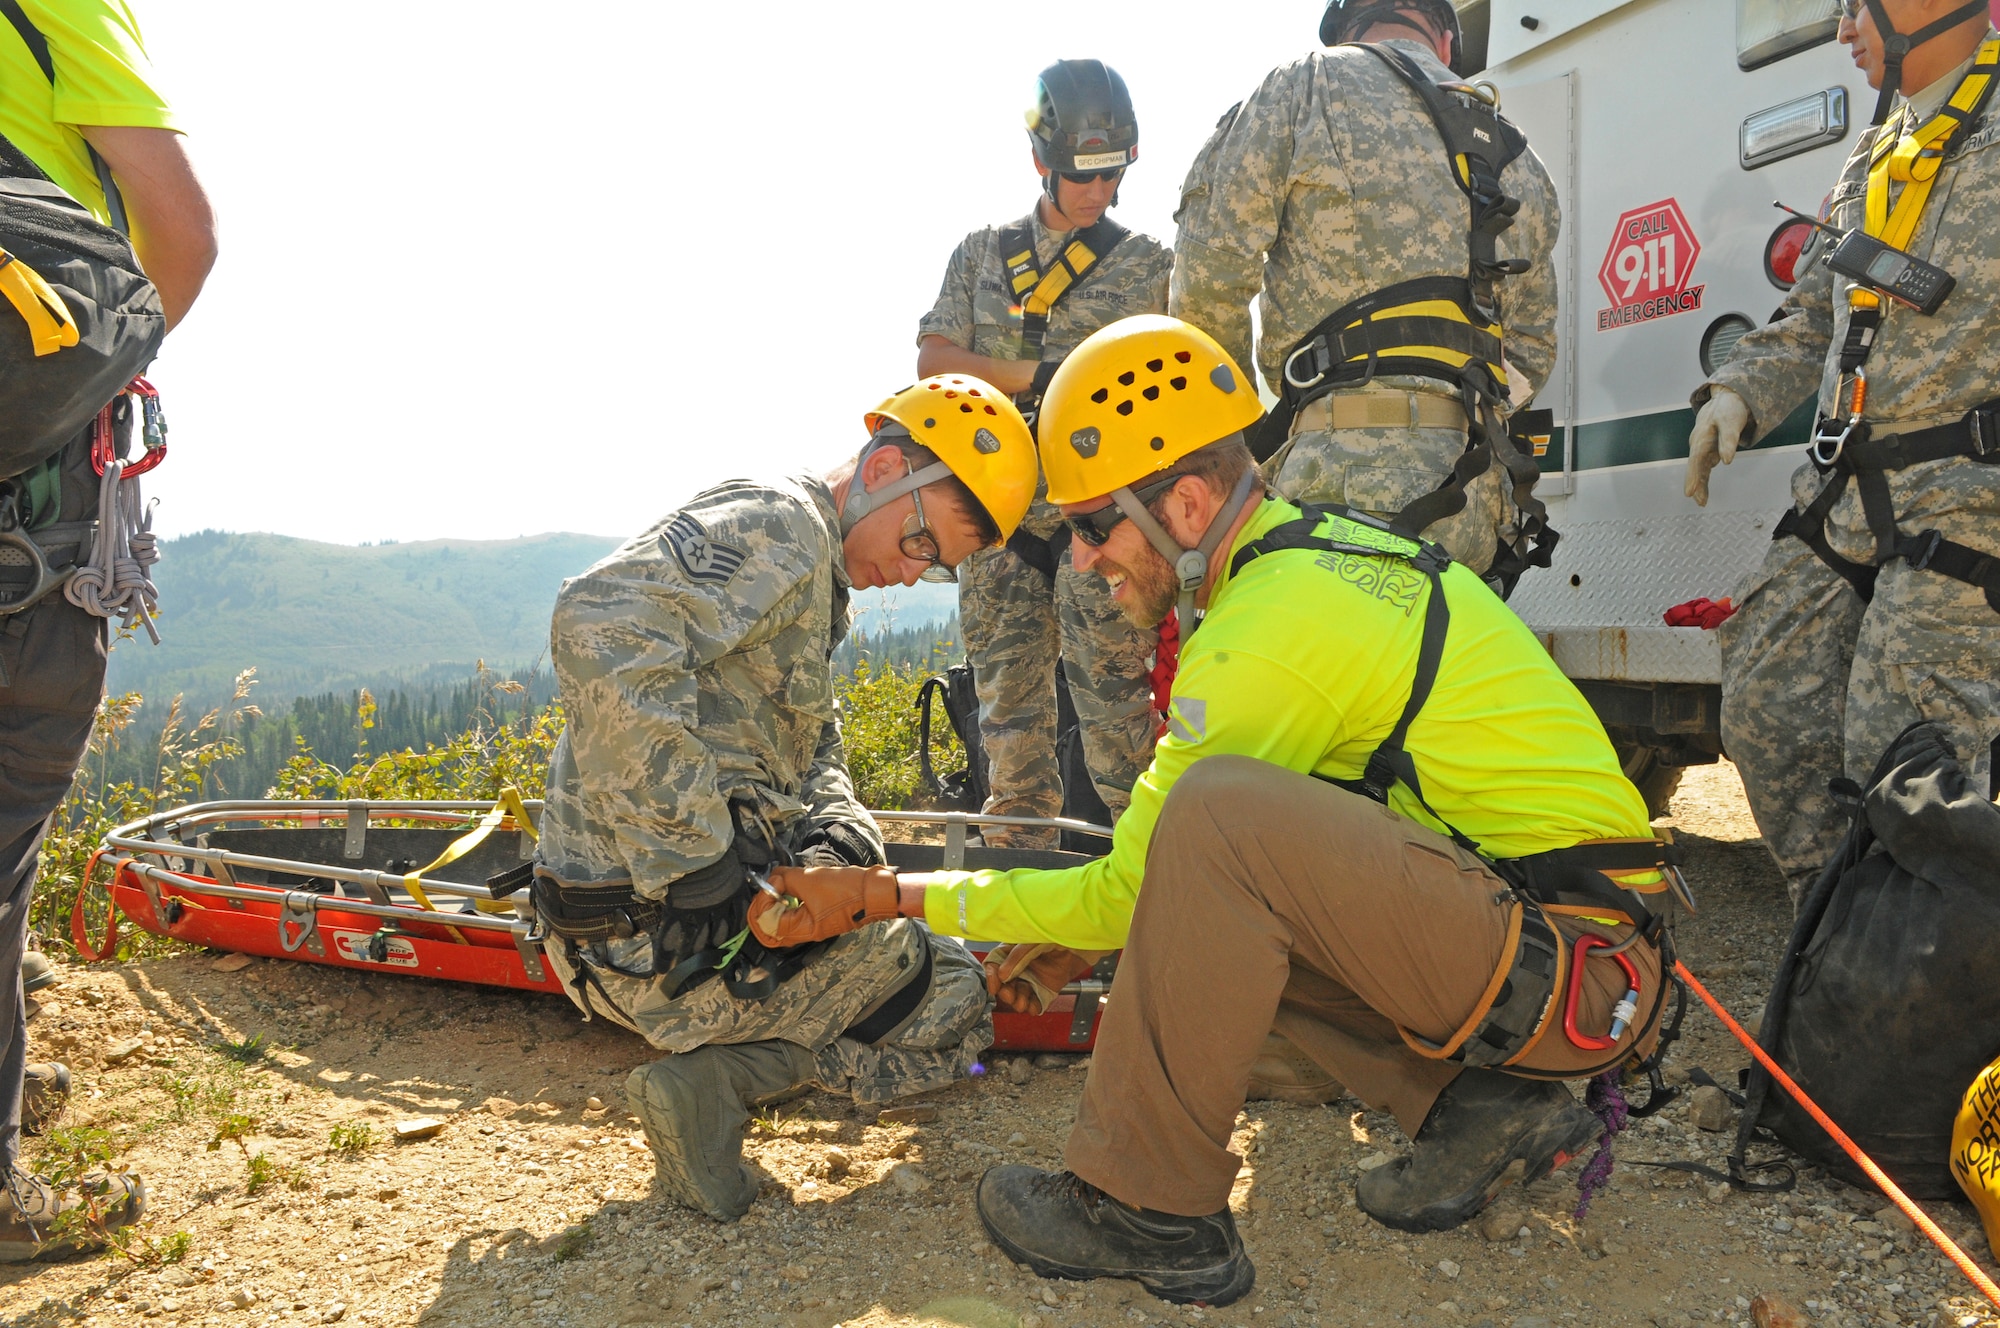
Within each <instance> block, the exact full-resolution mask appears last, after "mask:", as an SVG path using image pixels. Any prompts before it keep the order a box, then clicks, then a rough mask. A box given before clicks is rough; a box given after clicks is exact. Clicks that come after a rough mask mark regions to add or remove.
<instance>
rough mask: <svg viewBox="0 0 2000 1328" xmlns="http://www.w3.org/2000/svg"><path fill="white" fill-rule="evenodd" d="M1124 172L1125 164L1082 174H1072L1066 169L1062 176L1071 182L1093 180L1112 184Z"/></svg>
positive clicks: (1086, 182)
mask: <svg viewBox="0 0 2000 1328" xmlns="http://www.w3.org/2000/svg"><path fill="white" fill-rule="evenodd" d="M1123 174H1125V168H1124V167H1123V166H1115V167H1113V168H1112V169H1110V170H1108V171H1085V172H1084V173H1083V174H1081V175H1072V174H1070V173H1069V172H1068V171H1064V172H1063V173H1062V178H1063V179H1065V180H1068V181H1069V182H1070V183H1071V184H1090V183H1091V182H1092V181H1098V182H1101V183H1104V184H1111V183H1113V182H1114V181H1116V180H1117V179H1118V177H1119V176H1121V175H1123Z"/></svg>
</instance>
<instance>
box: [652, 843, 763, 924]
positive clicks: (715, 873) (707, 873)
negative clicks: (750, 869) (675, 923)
mask: <svg viewBox="0 0 2000 1328" xmlns="http://www.w3.org/2000/svg"><path fill="white" fill-rule="evenodd" d="M747 879H749V878H748V876H747V874H746V873H745V871H744V868H743V860H742V859H741V858H739V857H737V856H736V845H735V844H731V845H730V846H729V847H728V848H726V849H724V850H723V853H722V856H721V857H719V858H717V859H716V860H715V861H714V862H711V863H709V864H708V865H707V866H706V867H697V868H695V869H694V870H693V871H691V872H689V873H688V874H687V875H685V876H677V877H675V878H674V879H673V881H672V882H670V883H669V884H668V886H667V902H668V903H670V904H672V905H673V906H674V908H675V910H676V911H678V912H682V913H689V912H694V911H696V910H698V909H705V908H714V907H716V906H717V905H719V904H724V903H727V902H728V901H729V900H730V899H732V898H734V897H735V896H736V894H737V892H738V891H740V890H742V888H743V883H744V881H746V880H747Z"/></svg>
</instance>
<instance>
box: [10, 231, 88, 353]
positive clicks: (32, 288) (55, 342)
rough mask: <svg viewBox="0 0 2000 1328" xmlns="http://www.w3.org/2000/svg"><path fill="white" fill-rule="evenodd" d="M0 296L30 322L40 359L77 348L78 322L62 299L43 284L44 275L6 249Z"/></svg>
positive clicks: (29, 335) (32, 336)
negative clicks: (4, 297) (63, 350)
mask: <svg viewBox="0 0 2000 1328" xmlns="http://www.w3.org/2000/svg"><path fill="white" fill-rule="evenodd" d="M0 295H5V296H6V297H7V303H9V304H11V305H13V306H14V311H15V312H16V313H18V314H20V315H21V317H22V319H23V320H25V321H26V322H27V324H28V339H29V340H30V341H31V342H33V343H34V347H35V354H36V355H38V356H40V355H53V354H55V353H56V352H57V351H59V350H61V349H63V347H65V346H74V345H75V344H76V339H77V333H76V320H75V319H74V318H72V317H70V313H69V306H68V305H66V304H64V303H63V300H62V296H60V295H58V294H56V292H55V290H54V288H53V287H51V286H50V285H49V283H48V282H46V281H43V280H42V275H41V273H39V272H37V271H35V269H33V268H31V267H29V266H28V265H27V264H26V263H23V262H22V261H21V260H20V259H18V258H16V257H14V255H12V254H10V253H8V252H7V251H6V250H5V249H0Z"/></svg>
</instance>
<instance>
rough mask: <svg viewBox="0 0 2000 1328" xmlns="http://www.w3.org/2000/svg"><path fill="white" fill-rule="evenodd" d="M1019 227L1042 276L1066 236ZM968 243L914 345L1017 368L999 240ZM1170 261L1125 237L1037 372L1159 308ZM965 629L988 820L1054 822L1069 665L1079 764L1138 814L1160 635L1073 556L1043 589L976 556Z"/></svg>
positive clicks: (1032, 521) (1025, 221) (1120, 806)
mask: <svg viewBox="0 0 2000 1328" xmlns="http://www.w3.org/2000/svg"><path fill="white" fill-rule="evenodd" d="M1013 224H1014V225H1017V226H1020V225H1026V226H1030V227H1032V228H1033V234H1034V237H1035V254H1036V257H1037V259H1038V260H1039V261H1040V263H1041V266H1042V269H1043V270H1044V271H1047V270H1048V268H1049V267H1050V266H1051V265H1052V264H1053V262H1054V260H1055V257H1056V254H1057V252H1058V251H1059V249H1060V247H1061V246H1062V245H1064V244H1066V243H1068V242H1069V240H1070V238H1071V235H1072V234H1073V233H1072V232H1067V231H1051V230H1049V229H1048V228H1047V227H1046V226H1044V225H1042V220H1041V215H1040V209H1039V207H1038V208H1037V209H1036V211H1035V212H1034V213H1032V214H1030V215H1029V216H1028V217H1024V218H1022V219H1021V220H1020V221H1018V222H1015V223H1013ZM1003 229H1005V228H1004V227H988V228H986V229H985V230H980V231H974V232H973V233H972V234H971V235H968V236H966V237H965V239H964V241H963V242H962V243H961V244H960V245H959V246H958V248H957V249H956V250H954V251H953V253H952V256H951V263H950V265H949V266H947V267H946V269H945V275H944V285H943V286H942V287H941V288H940V289H939V291H938V298H937V304H936V305H934V306H933V307H932V308H931V311H930V312H929V313H927V314H925V315H924V317H923V320H922V321H921V322H920V323H919V324H918V325H917V339H918V340H919V341H921V340H922V339H923V338H925V337H929V336H939V337H943V338H944V339H945V340H947V341H949V342H951V343H952V344H953V345H955V346H958V347H960V348H962V349H965V350H969V351H971V352H972V353H973V354H975V355H985V356H988V357H989V358H992V359H996V360H1018V359H1022V358H1024V347H1023V345H1022V340H1021V308H1020V302H1019V301H1018V300H1017V299H1016V298H1015V297H1014V295H1013V294H1012V292H1011V288H1010V286H1009V284H1008V282H1007V273H1006V268H1005V266H1004V265H1003V264H1002V262H1001V257H1002V256H1001V253H1000V231H1001V230H1003ZM1171 262H1172V255H1171V254H1169V253H1168V251H1167V250H1166V249H1164V248H1162V247H1161V246H1160V244H1159V242H1158V241H1157V240H1154V239H1153V238H1152V237H1151V236H1147V235H1139V234H1132V235H1128V236H1126V237H1125V239H1124V240H1122V241H1121V242H1120V243H1119V244H1118V246H1117V248H1115V249H1113V250H1112V251H1111V252H1110V253H1108V254H1106V255H1104V256H1103V257H1102V259H1100V261H1099V263H1098V265H1097V266H1096V267H1095V268H1093V269H1092V270H1091V271H1090V273H1089V274H1088V275H1086V276H1085V278H1084V280H1083V282H1082V283H1081V284H1080V285H1078V286H1077V287H1076V288H1075V289H1073V290H1071V291H1070V292H1069V294H1068V295H1066V296H1065V297H1064V298H1063V300H1062V302H1061V303H1059V304H1058V305H1056V307H1055V309H1054V310H1052V311H1051V312H1050V314H1049V326H1048V334H1047V336H1046V337H1045V338H1044V340H1043V343H1042V358H1043V359H1044V360H1050V361H1056V360H1061V359H1062V358H1063V357H1064V356H1065V355H1067V354H1069V352H1070V351H1072V350H1074V349H1075V348H1076V345H1077V343H1078V342H1080V341H1082V340H1083V339H1084V338H1085V337H1087V336H1089V335H1090V334H1091V333H1093V332H1095V331H1097V329H1099V328H1100V327H1103V326H1105V325H1106V324H1108V323H1115V322H1117V321H1118V320H1119V319H1121V318H1128V317H1130V316H1132V315H1133V314H1147V313H1162V312H1164V311H1165V309H1166V307H1167V271H1168V268H1169V266H1170V264H1171ZM1061 523H1062V519H1061V517H1060V516H1059V515H1058V513H1057V512H1056V509H1055V507H1054V506H1053V505H1051V504H1050V503H1048V502H1047V501H1045V500H1043V499H1042V498H1040V497H1039V496H1037V498H1036V500H1035V504H1034V506H1033V507H1032V508H1031V509H1030V510H1029V512H1028V516H1027V519H1026V520H1024V521H1023V522H1022V523H1021V529H1022V530H1024V531H1026V532H1027V533H1028V534H1031V535H1034V536H1036V537H1037V538H1041V539H1046V538H1048V537H1049V536H1050V535H1052V534H1054V533H1055V531H1056V528H1057V527H1058V526H1059V525H1061ZM958 613H959V627H960V630H962V631H963V632H964V633H965V645H966V652H967V654H969V655H970V656H971V659H972V666H973V672H974V674H975V676H976V678H977V681H978V685H979V733H980V737H981V739H982V740H983V741H984V742H985V744H986V761H987V776H988V783H989V786H990V787H991V790H992V792H991V794H990V796H989V797H988V798H987V801H986V810H987V811H988V812H990V813H992V814H994V815H996V816H1056V815H1059V814H1060V813H1061V811H1062V777H1061V775H1060V773H1059V771H1058V769H1057V766H1056V737H1057V734H1056V693H1055V670H1056V659H1057V655H1058V651H1060V655H1061V658H1063V659H1064V660H1066V661H1068V666H1067V667H1066V668H1065V670H1064V674H1065V676H1066V677H1067V678H1068V679H1069V688H1070V697H1071V699H1072V700H1073V701H1075V703H1076V714H1077V723H1078V726H1079V727H1080V728H1081V729H1082V731H1083V751H1084V760H1085V762H1086V763H1087V764H1088V765H1089V767H1090V773H1091V779H1092V781H1093V782H1094V783H1095V784H1096V786H1097V792H1098V795H1099V796H1100V797H1102V798H1103V799H1104V805H1105V806H1106V807H1108V808H1110V809H1111V814H1112V815H1113V816H1114V817H1115V816H1117V815H1118V814H1119V813H1120V812H1122V811H1124V810H1125V806H1126V804H1127V803H1129V802H1130V801H1131V800H1132V783H1133V781H1134V780H1136V779H1137V778H1138V777H1139V776H1140V774H1141V773H1143V772H1144V770H1145V769H1146V766H1147V765H1148V763H1150V762H1151V760H1152V757H1153V736H1154V733H1155V731H1156V728H1157V721H1156V720H1155V717H1154V714H1153V703H1152V690H1151V687H1150V685H1149V683H1148V680H1147V676H1146V675H1147V672H1148V670H1150V669H1151V668H1152V662H1153V651H1154V649H1155V647H1156V646H1157V644H1158V634H1157V633H1156V632H1153V631H1151V630H1147V629H1142V628H1138V627H1134V626H1132V625H1131V624H1130V623H1128V622H1126V621H1125V619H1124V617H1123V615H1121V614H1120V613H1119V612H1118V607H1117V605H1116V604H1115V603H1113V601H1112V599H1111V592H1110V589H1109V588H1108V587H1107V586H1106V585H1105V583H1104V578H1103V577H1101V576H1098V575H1097V574H1096V573H1094V572H1088V573H1086V572H1078V571H1077V570H1076V569H1075V568H1074V567H1073V566H1071V563H1070V556H1069V553H1068V551H1067V550H1065V551H1064V552H1063V555H1062V557H1061V559H1060V561H1059V562H1058V563H1057V567H1056V583H1055V586H1054V588H1053V593H1051V587H1050V585H1049V582H1048V578H1046V577H1044V576H1043V575H1042V574H1041V573H1040V572H1038V571H1036V570H1035V569H1034V568H1033V567H1030V566H1029V565H1028V564H1027V563H1025V562H1023V561H1022V560H1021V558H1020V557H1019V555H1017V554H1015V553H1014V552H1013V551H1012V550H1010V549H991V550H986V551H984V552H981V553H976V554H974V555H973V556H972V557H970V558H968V559H966V560H965V562H964V563H963V564H961V565H960V567H959V569H958ZM986 842H987V843H989V844H1006V845H1009V846H1012V847H1015V848H1053V847H1055V842H1056V836H1055V834H1054V833H1053V832H1043V831H1029V830H1018V829H1017V830H1005V829H1001V828H998V827H995V828H993V829H991V830H989V831H987V833H986Z"/></svg>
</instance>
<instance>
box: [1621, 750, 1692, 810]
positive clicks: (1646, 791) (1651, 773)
mask: <svg viewBox="0 0 2000 1328" xmlns="http://www.w3.org/2000/svg"><path fill="white" fill-rule="evenodd" d="M1618 764H1619V766H1620V767H1621V768H1622V769H1623V770H1624V771H1625V778H1627V779H1629V780H1631V781H1632V783H1633V786H1634V787H1636V788H1637V789H1638V790H1639V796H1640V797H1642V798H1644V799H1645V800H1646V815H1648V816H1650V817H1654V818H1658V817H1662V816H1668V815H1671V814H1672V813H1671V811H1670V810H1669V809H1668V806H1667V804H1668V803H1670V802H1672V801H1673V796H1674V791H1675V790H1676V789H1678V788H1679V787H1680V786H1681V775H1682V774H1684V773H1685V772H1686V770H1687V767H1686V766H1679V765H1668V764H1666V763H1665V762H1664V761H1662V760H1661V759H1660V749H1659V748H1657V747H1648V746H1646V745H1644V744H1642V743H1634V744H1631V745H1629V746H1628V745H1627V744H1625V743H1622V742H1621V743H1619V744H1618Z"/></svg>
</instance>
